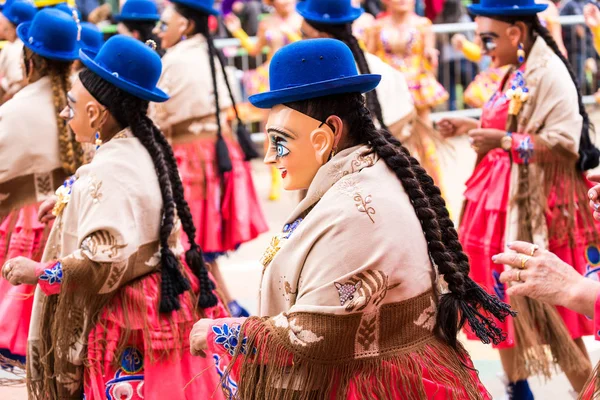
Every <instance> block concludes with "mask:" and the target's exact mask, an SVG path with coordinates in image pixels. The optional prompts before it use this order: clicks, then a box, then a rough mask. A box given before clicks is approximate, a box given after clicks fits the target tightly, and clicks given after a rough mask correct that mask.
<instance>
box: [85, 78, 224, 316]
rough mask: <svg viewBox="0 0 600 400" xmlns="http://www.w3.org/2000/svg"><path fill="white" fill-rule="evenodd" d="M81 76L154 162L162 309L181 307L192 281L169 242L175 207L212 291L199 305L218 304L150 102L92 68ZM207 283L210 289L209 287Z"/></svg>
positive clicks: (191, 260)
mask: <svg viewBox="0 0 600 400" xmlns="http://www.w3.org/2000/svg"><path fill="white" fill-rule="evenodd" d="M79 77H80V79H81V82H82V83H83V85H84V86H85V87H86V89H88V91H90V93H91V94H92V95H93V96H94V97H95V98H96V99H97V100H98V101H99V102H100V103H101V104H103V105H104V106H105V107H106V108H107V109H108V110H109V112H110V113H111V115H113V116H114V118H115V120H116V121H117V122H118V124H119V125H120V127H121V128H125V127H129V128H130V129H131V131H132V133H133V134H134V135H135V136H136V137H137V138H138V139H139V140H140V142H141V143H142V145H143V146H144V147H145V148H146V150H147V151H148V153H149V154H150V156H151V158H152V161H153V163H154V167H155V169H156V173H157V176H158V180H159V185H160V189H161V195H162V199H163V218H162V222H161V227H160V245H161V277H162V280H161V299H160V311H161V312H163V313H169V312H172V311H174V310H177V309H179V308H180V302H179V296H180V295H181V294H182V293H184V292H185V291H187V290H189V288H190V284H189V281H188V280H187V279H186V278H185V276H184V275H183V274H182V272H181V270H180V267H179V262H178V260H177V257H175V255H174V254H173V252H172V250H171V249H170V246H169V238H170V236H171V233H172V231H173V227H174V220H175V208H177V212H178V215H179V218H180V220H181V223H182V226H183V229H184V231H185V233H186V235H187V236H188V240H189V241H190V250H188V251H187V253H186V261H187V263H188V265H189V266H190V268H191V270H192V271H193V272H194V274H195V275H196V276H197V277H198V279H199V281H200V288H201V290H202V291H203V293H201V296H200V297H201V299H204V300H206V299H207V298H208V297H210V296H211V295H212V301H206V302H205V301H203V302H202V304H199V305H200V306H202V307H204V308H205V307H210V306H213V305H216V303H217V301H216V297H214V294H213V293H212V289H213V288H214V285H213V284H212V282H210V280H209V279H208V273H207V272H206V268H205V266H204V262H203V260H202V255H201V250H200V248H199V246H198V245H197V244H196V243H195V241H194V238H195V234H196V231H195V228H194V225H193V222H192V218H191V213H190V211H189V208H188V206H187V203H186V202H185V200H184V198H183V186H182V185H181V180H180V178H179V176H178V171H177V169H176V164H175V166H174V167H173V164H174V157H173V151H172V149H171V148H170V146H169V145H168V143H167V142H166V139H164V137H162V134H160V130H159V129H158V128H157V127H156V126H155V125H154V124H153V123H152V121H151V120H150V119H149V118H148V116H147V111H148V102H147V101H145V100H142V99H139V98H137V97H134V96H132V95H130V94H128V93H126V92H124V91H122V90H120V89H118V88H116V87H115V86H113V85H111V84H109V83H108V82H106V81H104V80H102V79H101V78H100V77H99V76H98V75H96V74H94V73H93V72H91V71H89V70H84V71H82V72H81V73H80V75H79ZM158 134H160V136H161V138H160V139H159V140H157V135H158ZM173 168H174V169H175V171H173ZM174 178H175V179H174ZM203 269H204V271H202V270H203ZM207 287H210V289H208V290H207V289H206V288H207ZM199 301H200V299H199ZM208 303H210V304H208ZM205 304H207V305H205Z"/></svg>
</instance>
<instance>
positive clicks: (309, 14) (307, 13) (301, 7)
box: [296, 1, 364, 25]
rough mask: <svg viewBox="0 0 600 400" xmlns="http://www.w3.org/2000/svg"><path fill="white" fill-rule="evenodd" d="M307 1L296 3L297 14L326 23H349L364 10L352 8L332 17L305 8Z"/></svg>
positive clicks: (308, 19) (309, 19) (306, 18)
mask: <svg viewBox="0 0 600 400" xmlns="http://www.w3.org/2000/svg"><path fill="white" fill-rule="evenodd" d="M306 6H307V2H306V1H304V2H301V3H298V4H296V11H298V14H300V15H301V16H302V18H304V19H305V20H307V21H313V22H317V23H320V24H327V25H342V24H349V23H350V22H352V21H355V20H357V19H358V18H359V17H360V16H361V15H362V14H363V12H364V10H363V9H362V8H360V7H358V8H354V7H353V8H352V11H351V12H350V13H349V14H348V15H344V16H343V17H338V18H333V17H331V16H329V15H322V14H317V13H314V12H311V10H307V7H306Z"/></svg>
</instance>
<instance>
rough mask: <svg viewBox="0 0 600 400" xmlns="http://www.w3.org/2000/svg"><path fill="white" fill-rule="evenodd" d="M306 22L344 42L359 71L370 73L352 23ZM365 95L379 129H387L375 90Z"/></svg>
mask: <svg viewBox="0 0 600 400" xmlns="http://www.w3.org/2000/svg"><path fill="white" fill-rule="evenodd" d="M306 23H307V24H309V25H310V26H312V27H313V28H315V29H316V30H318V31H320V32H325V33H328V34H329V35H331V36H332V37H333V38H334V39H337V40H340V41H342V42H344V43H345V44H346V45H347V46H348V47H349V48H350V50H352V55H353V56H354V61H355V62H356V65H358V70H359V71H360V73H361V74H370V73H371V70H370V69H369V64H368V63H367V59H366V58H365V53H364V52H363V50H362V48H361V47H360V44H359V43H358V40H357V39H356V37H355V36H354V35H353V33H352V24H342V25H333V24H323V23H319V22H313V21H309V20H306ZM366 97H367V108H368V109H369V110H371V112H372V113H373V114H374V116H375V118H377V122H379V127H380V128H381V129H385V130H387V129H388V127H387V126H386V124H385V122H383V112H382V111H381V104H380V103H379V96H377V90H371V91H370V92H368V93H367V94H366Z"/></svg>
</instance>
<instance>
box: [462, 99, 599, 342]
mask: <svg viewBox="0 0 600 400" xmlns="http://www.w3.org/2000/svg"><path fill="white" fill-rule="evenodd" d="M508 102H509V101H508V99H507V98H506V97H505V96H504V95H503V94H501V93H499V92H496V94H494V96H492V98H491V99H490V100H489V102H488V103H487V104H486V106H485V107H484V110H483V114H482V117H481V126H482V128H493V129H502V130H503V129H504V128H505V125H506V118H507V116H508ZM527 137H528V135H518V134H513V138H514V139H513V148H514V149H516V147H515V146H518V145H519V143H520V141H521V140H523V139H525V138H527ZM512 154H513V160H515V162H522V159H521V158H520V155H519V154H518V152H517V151H516V150H513V151H512ZM510 167H511V161H510V157H509V153H507V152H505V151H504V150H502V149H494V150H492V151H490V152H489V153H488V154H486V156H485V157H484V158H483V160H482V161H481V162H480V163H479V164H478V165H477V167H476V168H475V171H474V172H473V175H471V177H470V178H469V180H468V181H467V183H466V186H467V188H466V191H465V200H466V206H465V209H464V212H463V216H462V219H461V225H460V229H459V235H460V240H461V243H462V244H463V247H464V250H465V252H466V253H467V255H468V256H469V261H470V263H471V272H470V273H469V275H470V276H471V278H472V279H473V280H474V281H475V282H477V283H479V284H480V285H481V286H483V287H484V288H485V289H486V290H487V291H488V292H489V293H491V294H495V295H497V296H498V297H499V298H500V299H501V300H504V301H507V302H510V299H509V298H508V296H507V295H506V293H505V291H506V286H505V284H503V283H501V282H500V280H499V276H500V273H502V271H504V266H502V265H497V264H494V263H493V262H492V260H491V257H492V256H493V255H495V254H498V253H501V252H502V251H503V250H504V245H505V243H504V235H505V229H506V213H507V207H508V201H509V188H510V186H509V185H510ZM563 189H564V188H561V187H560V183H559V184H557V186H556V187H555V188H554V189H553V191H552V193H551V194H550V195H549V196H548V211H547V213H546V221H547V223H548V225H550V224H551V223H552V219H553V216H555V215H556V214H557V213H559V212H562V211H561V208H560V207H559V206H560V205H561V204H562V203H563V202H564V201H565V200H566V199H564V198H561V197H560V196H557V193H560V194H562V195H563V196H564V195H567V196H568V195H572V190H563ZM581 212H587V210H578V215H577V221H576V230H575V231H576V232H575V238H576V240H575V241H576V243H575V246H574V247H569V246H568V243H567V241H566V239H565V238H564V237H553V238H550V240H549V250H550V251H551V252H553V253H555V254H556V255H557V256H558V257H560V259H561V260H563V261H564V262H566V263H567V264H569V265H572V266H573V268H575V270H577V272H579V273H580V274H582V275H586V276H591V275H592V274H595V276H596V277H595V279H599V277H598V276H597V272H598V271H600V270H599V269H596V268H595V266H596V265H598V264H600V258H598V257H595V255H596V254H600V252H598V247H597V244H594V243H587V242H586V240H585V238H586V236H588V235H586V232H585V231H584V230H583V229H582V226H583V224H582V217H581V214H579V213H581ZM597 228H598V229H600V224H597ZM588 254H591V255H592V256H589V255H588ZM596 258H597V259H596ZM557 309H558V312H559V313H560V315H561V317H562V318H563V320H564V322H565V325H566V326H567V328H568V330H569V332H570V333H571V336H572V337H573V338H579V337H582V336H585V335H591V334H592V332H593V330H592V329H593V326H592V322H591V321H590V320H588V319H587V318H586V317H585V316H583V315H579V314H578V313H576V312H573V311H570V310H567V309H565V308H564V307H557ZM496 323H497V324H498V326H499V327H501V328H502V329H503V330H504V332H506V333H507V340H506V341H504V342H503V343H501V344H500V345H499V346H497V347H498V348H510V347H512V346H514V344H515V343H514V328H513V324H512V318H510V317H509V318H507V319H506V321H505V322H500V321H496ZM466 333H467V337H468V338H469V339H472V340H478V339H477V337H476V336H475V335H474V334H473V333H472V332H471V331H469V330H468V329H467V330H466Z"/></svg>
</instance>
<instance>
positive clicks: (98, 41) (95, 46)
mask: <svg viewBox="0 0 600 400" xmlns="http://www.w3.org/2000/svg"><path fill="white" fill-rule="evenodd" d="M103 44H104V35H103V34H102V31H101V30H100V29H99V28H98V27H97V26H96V25H94V24H92V23H90V22H82V23H81V38H80V39H79V48H81V49H86V50H90V51H92V52H94V53H98V51H100V48H101V47H102V45H103Z"/></svg>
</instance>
